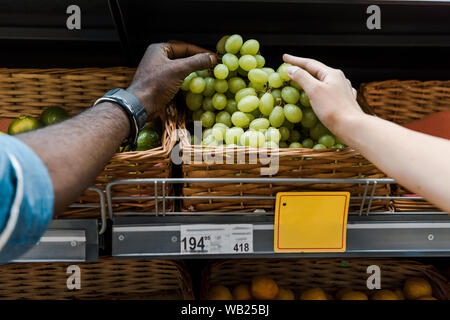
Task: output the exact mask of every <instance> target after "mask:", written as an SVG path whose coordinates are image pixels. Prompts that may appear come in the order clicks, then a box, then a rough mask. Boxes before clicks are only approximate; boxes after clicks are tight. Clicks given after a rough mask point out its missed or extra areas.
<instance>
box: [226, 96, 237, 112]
mask: <svg viewBox="0 0 450 320" xmlns="http://www.w3.org/2000/svg"><path fill="white" fill-rule="evenodd" d="M237 110H238V108H237V102H236V100H234V99H228V100H227V106H226V107H225V111H226V112H228V113H229V114H233V113H235V112H236V111H237Z"/></svg>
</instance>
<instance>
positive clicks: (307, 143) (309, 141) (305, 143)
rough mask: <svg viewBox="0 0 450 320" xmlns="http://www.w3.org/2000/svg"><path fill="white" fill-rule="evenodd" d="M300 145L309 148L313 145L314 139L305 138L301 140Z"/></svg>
mask: <svg viewBox="0 0 450 320" xmlns="http://www.w3.org/2000/svg"><path fill="white" fill-rule="evenodd" d="M302 145H303V148H308V149H311V148H312V147H314V141H313V140H312V139H310V138H306V139H305V140H303V141H302Z"/></svg>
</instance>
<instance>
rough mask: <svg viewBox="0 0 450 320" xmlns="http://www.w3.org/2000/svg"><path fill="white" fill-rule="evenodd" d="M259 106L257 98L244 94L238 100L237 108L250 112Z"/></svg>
mask: <svg viewBox="0 0 450 320" xmlns="http://www.w3.org/2000/svg"><path fill="white" fill-rule="evenodd" d="M258 107H259V99H258V97H255V96H246V97H243V98H242V99H240V100H239V102H238V109H239V110H240V111H242V112H251V111H253V110H255V109H257V108H258Z"/></svg>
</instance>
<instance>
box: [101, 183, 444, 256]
mask: <svg viewBox="0 0 450 320" xmlns="http://www.w3.org/2000/svg"><path fill="white" fill-rule="evenodd" d="M184 183H189V184H195V183H236V184H245V183H252V184H254V183H264V184H267V183H272V184H276V183H298V184H299V185H300V184H307V183H310V184H311V183H320V184H349V183H355V184H362V185H365V188H364V193H363V195H362V196H360V197H352V199H355V198H359V199H361V207H360V209H359V210H358V211H354V212H349V220H348V225H347V250H346V252H344V253H320V254H319V253H314V254H311V253H310V254H306V253H295V254H291V253H289V254H287V253H283V254H280V253H274V250H273V246H274V242H273V238H274V231H273V228H274V216H273V212H265V211H263V210H261V212H260V210H257V212H249V213H242V212H225V213H218V212H183V211H179V210H178V211H175V212H168V211H166V210H165V208H166V207H169V206H167V204H166V202H167V201H179V200H182V199H188V198H189V199H205V200H206V199H242V200H245V199H256V198H258V199H274V197H270V196H267V197H264V196H262V197H245V196H239V197H236V196H230V197H226V196H217V197H185V196H168V195H165V194H164V191H165V189H166V188H165V186H166V185H168V184H175V185H176V184H184ZM124 184H125V185H126V184H135V185H136V184H153V185H155V195H153V196H149V195H148V196H145V197H120V196H114V187H115V186H118V185H122V187H123V185H124ZM380 184H395V181H394V180H392V179H278V178H254V179H253V178H242V179H236V178H232V179H228V178H221V179H182V178H180V179H177V178H172V179H170V178H169V179H136V180H121V181H115V182H112V183H110V184H108V185H107V187H106V199H107V203H108V213H109V217H110V218H111V219H112V255H113V256H115V257H118V258H139V257H141V258H143V257H150V258H174V259H175V258H233V257H234V258H249V257H258V258H259V257H394V256H396V257H402V256H405V257H423V256H427V257H438V256H450V245H449V243H450V216H449V215H448V214H447V213H445V212H433V211H429V212H401V213H400V212H374V211H372V210H371V204H372V201H373V200H375V199H402V198H404V197H387V196H386V197H380V196H374V194H375V188H376V187H377V185H380ZM157 186H162V188H159V189H160V190H162V192H163V194H158V188H156V187H157ZM407 198H408V199H410V200H411V199H417V200H420V199H422V198H421V197H407ZM137 199H141V200H144V199H145V200H149V199H153V200H156V201H155V203H158V202H159V203H160V204H159V205H157V206H156V207H155V210H154V211H153V212H114V205H113V204H114V201H123V200H137ZM161 202H162V203H161ZM177 204H178V205H179V203H177ZM176 208H178V209H179V206H176ZM189 225H191V226H192V225H195V226H196V227H198V226H205V229H208V228H211V225H213V226H217V227H223V226H227V225H231V226H233V225H246V226H247V227H248V228H250V229H251V230H252V234H253V252H252V253H229V252H227V253H223V254H222V253H218V254H217V253H214V254H202V253H195V254H192V253H186V252H182V249H181V241H180V235H181V230H182V229H183V228H186V227H189Z"/></svg>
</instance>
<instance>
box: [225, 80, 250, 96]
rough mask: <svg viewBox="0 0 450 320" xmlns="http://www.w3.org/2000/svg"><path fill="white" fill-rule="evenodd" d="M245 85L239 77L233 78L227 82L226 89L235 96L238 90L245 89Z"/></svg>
mask: <svg viewBox="0 0 450 320" xmlns="http://www.w3.org/2000/svg"><path fill="white" fill-rule="evenodd" d="M246 87H247V85H246V84H245V81H244V79H242V78H239V77H233V78H230V80H228V88H229V89H230V91H231V92H232V93H234V94H236V93H237V92H238V91H239V90H241V89H245V88H246Z"/></svg>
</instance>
